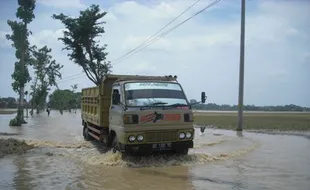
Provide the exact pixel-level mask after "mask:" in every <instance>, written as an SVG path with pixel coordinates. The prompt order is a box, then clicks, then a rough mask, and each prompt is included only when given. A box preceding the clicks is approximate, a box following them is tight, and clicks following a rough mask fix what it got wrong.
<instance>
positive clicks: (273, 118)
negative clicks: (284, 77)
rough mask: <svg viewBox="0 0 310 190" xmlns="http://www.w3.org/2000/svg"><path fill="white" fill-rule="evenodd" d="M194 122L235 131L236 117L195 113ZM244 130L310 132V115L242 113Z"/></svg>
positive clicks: (230, 114)
mask: <svg viewBox="0 0 310 190" xmlns="http://www.w3.org/2000/svg"><path fill="white" fill-rule="evenodd" d="M194 122H195V124H197V125H204V126H209V127H215V128H218V129H231V130H235V129H236V126H237V122H238V115H237V113H227V112H226V113H225V112H207V113H206V112H204V113H195V114H194ZM244 130H279V131H306V130H310V113H309V112H308V113H307V112H296V113H274V112H272V113H270V112H269V113H268V112H267V113H244Z"/></svg>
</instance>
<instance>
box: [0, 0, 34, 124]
mask: <svg viewBox="0 0 310 190" xmlns="http://www.w3.org/2000/svg"><path fill="white" fill-rule="evenodd" d="M35 2H36V1H35V0H18V5H19V7H18V8H17V12H16V17H17V18H19V19H21V20H22V21H21V22H19V21H11V20H8V21H7V23H8V25H9V26H10V27H11V30H12V34H7V35H6V38H7V39H8V40H11V41H12V42H13V43H12V46H13V47H15V49H16V53H15V56H16V58H17V59H18V60H19V61H17V62H15V68H14V72H13V74H12V78H13V80H14V81H13V83H12V87H13V90H14V91H15V92H18V93H19V102H18V112H17V116H16V118H14V119H13V120H11V121H10V125H11V126H12V125H14V126H21V125H22V123H26V121H25V120H24V101H23V100H24V95H25V94H24V91H25V85H26V83H27V82H29V81H30V80H31V78H30V75H29V71H28V66H29V65H31V58H30V53H29V41H28V36H29V34H31V32H30V31H29V30H28V27H27V26H28V24H29V23H30V22H32V20H33V19H34V18H35V16H34V13H33V11H34V9H35Z"/></svg>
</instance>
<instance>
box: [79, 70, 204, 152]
mask: <svg viewBox="0 0 310 190" xmlns="http://www.w3.org/2000/svg"><path fill="white" fill-rule="evenodd" d="M205 100H206V96H205V92H202V93H201V101H200V102H202V103H204V102H205ZM200 102H198V103H200ZM81 104H82V105H81V118H82V126H83V136H84V139H85V140H87V141H89V140H97V141H99V142H100V143H102V144H103V146H106V147H109V148H111V149H112V150H113V152H116V151H119V152H121V153H129V154H131V153H142V154H151V153H153V152H156V151H172V152H175V153H179V154H188V150H189V148H193V146H194V143H193V140H194V136H195V135H194V124H193V111H192V104H190V103H189V101H188V99H187V97H186V95H185V92H184V90H183V88H182V86H181V85H180V84H179V83H178V81H177V76H172V75H169V76H141V75H112V74H108V75H105V76H104V77H103V80H102V82H101V84H100V85H99V86H95V87H90V88H84V89H82V101H81Z"/></svg>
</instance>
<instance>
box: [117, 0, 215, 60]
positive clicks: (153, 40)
mask: <svg viewBox="0 0 310 190" xmlns="http://www.w3.org/2000/svg"><path fill="white" fill-rule="evenodd" d="M218 2H220V0H216V1H213V2H212V3H211V4H209V5H207V6H206V7H204V8H203V9H201V10H200V11H198V12H196V13H195V14H194V15H192V16H190V17H188V18H187V19H185V20H184V21H182V22H181V23H179V24H177V25H176V26H174V27H172V28H170V29H169V30H167V31H166V32H163V33H162V34H160V35H159V36H157V38H154V39H152V40H151V41H150V43H148V44H146V45H143V47H141V48H140V49H139V50H137V51H136V52H133V53H132V54H130V55H129V56H128V57H130V56H132V55H134V54H136V53H138V52H140V51H142V50H143V49H145V48H146V47H148V46H150V45H151V44H153V43H154V42H156V41H158V40H159V39H160V38H161V37H164V36H166V35H167V34H169V33H170V32H172V31H173V30H175V29H176V28H178V27H180V26H181V25H183V24H184V23H186V22H187V21H189V20H191V19H192V18H194V17H195V16H197V15H199V14H200V13H202V12H203V11H205V10H207V9H208V8H210V7H212V6H214V5H215V4H217V3H218ZM128 57H127V58H128ZM120 62H122V61H119V62H116V63H115V64H114V65H116V64H118V63H120Z"/></svg>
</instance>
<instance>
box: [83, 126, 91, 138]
mask: <svg viewBox="0 0 310 190" xmlns="http://www.w3.org/2000/svg"><path fill="white" fill-rule="evenodd" d="M88 132H89V130H88V128H87V127H85V129H84V133H83V136H84V140H86V141H90V140H92V139H91V136H90V135H89V134H88Z"/></svg>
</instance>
